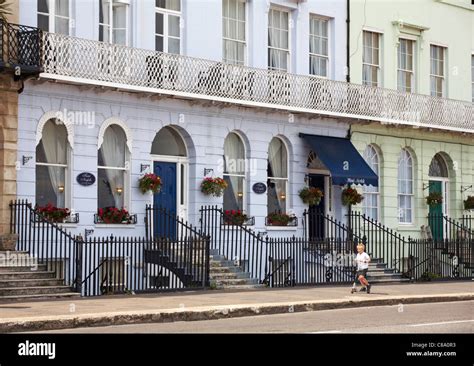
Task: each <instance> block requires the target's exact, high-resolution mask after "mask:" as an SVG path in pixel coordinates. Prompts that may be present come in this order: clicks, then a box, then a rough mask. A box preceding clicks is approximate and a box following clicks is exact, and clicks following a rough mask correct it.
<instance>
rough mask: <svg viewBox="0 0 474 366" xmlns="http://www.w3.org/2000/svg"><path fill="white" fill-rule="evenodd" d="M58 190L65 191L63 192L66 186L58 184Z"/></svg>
mask: <svg viewBox="0 0 474 366" xmlns="http://www.w3.org/2000/svg"><path fill="white" fill-rule="evenodd" d="M58 192H59V193H63V192H64V186H63V185H60V186H58Z"/></svg>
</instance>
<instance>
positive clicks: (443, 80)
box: [430, 44, 447, 98]
mask: <svg viewBox="0 0 474 366" xmlns="http://www.w3.org/2000/svg"><path fill="white" fill-rule="evenodd" d="M432 48H435V49H439V50H441V57H442V58H441V59H438V58H437V59H433V58H432V53H431V50H432ZM446 53H447V48H446V47H444V46H440V45H437V44H430V95H431V96H434V97H440V98H445V97H446ZM434 60H435V61H439V60H441V61H442V62H443V69H442V70H441V72H442V73H443V74H442V75H439V74H434V73H433V69H432V62H433V61H434ZM433 78H434V79H441V95H439V91H438V90H433V89H432V88H431V87H432V85H433V84H432V82H431V80H432V79H433ZM435 85H436V84H435Z"/></svg>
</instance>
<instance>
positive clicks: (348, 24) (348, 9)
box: [346, 0, 351, 83]
mask: <svg viewBox="0 0 474 366" xmlns="http://www.w3.org/2000/svg"><path fill="white" fill-rule="evenodd" d="M346 12H347V15H346V70H347V74H346V81H347V82H348V83H350V82H351V65H350V55H349V54H350V39H349V37H350V34H351V31H350V28H351V5H350V0H346Z"/></svg>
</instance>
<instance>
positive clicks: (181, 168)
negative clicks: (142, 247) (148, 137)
mask: <svg viewBox="0 0 474 366" xmlns="http://www.w3.org/2000/svg"><path fill="white" fill-rule="evenodd" d="M150 154H151V158H152V166H153V172H154V173H155V174H156V175H158V176H159V177H160V178H161V183H162V186H161V190H160V192H158V193H156V194H154V195H153V206H154V207H155V208H160V209H164V210H166V212H168V213H169V214H170V215H172V216H179V217H180V218H182V219H187V196H188V194H187V192H188V186H187V176H188V165H189V161H188V151H187V148H186V144H185V142H184V139H183V138H182V136H181V135H180V134H179V132H178V131H177V130H176V129H174V128H172V127H163V128H162V129H161V130H160V131H159V132H158V133H157V134H156V136H155V139H154V140H153V143H152V146H151V152H150ZM154 234H155V236H171V237H173V236H175V235H176V233H175V228H174V226H170V223H169V222H165V220H160V219H159V218H158V217H157V216H156V215H155V219H154Z"/></svg>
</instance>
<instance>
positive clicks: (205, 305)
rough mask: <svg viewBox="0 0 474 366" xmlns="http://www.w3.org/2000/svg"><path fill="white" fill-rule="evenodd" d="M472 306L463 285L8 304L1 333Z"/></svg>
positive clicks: (1, 307) (0, 318)
mask: <svg viewBox="0 0 474 366" xmlns="http://www.w3.org/2000/svg"><path fill="white" fill-rule="evenodd" d="M472 300H474V282H472V281H463V282H433V283H423V284H420V283H418V284H390V285H388V284H387V285H378V286H373V288H372V292H371V293H370V294H366V293H360V292H358V293H355V294H351V293H350V287H348V286H318V287H299V288H284V289H255V290H246V291H225V290H218V291H216V290H214V291H199V292H183V293H160V294H148V295H120V296H117V295H115V296H100V297H96V298H79V299H73V300H72V299H69V300H56V301H51V300H49V301H35V302H16V303H12V302H8V303H3V304H0V332H1V333H7V332H30V331H41V330H53V329H71V328H84V327H100V326H110V325H125V324H139V323H165V322H174V321H196V320H213V319H225V318H236V317H247V316H257V315H271V314H288V313H298V312H305V311H318V310H329V309H344V308H357V307H370V306H386V305H400V304H404V305H406V304H423V303H434V302H451V301H472Z"/></svg>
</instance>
